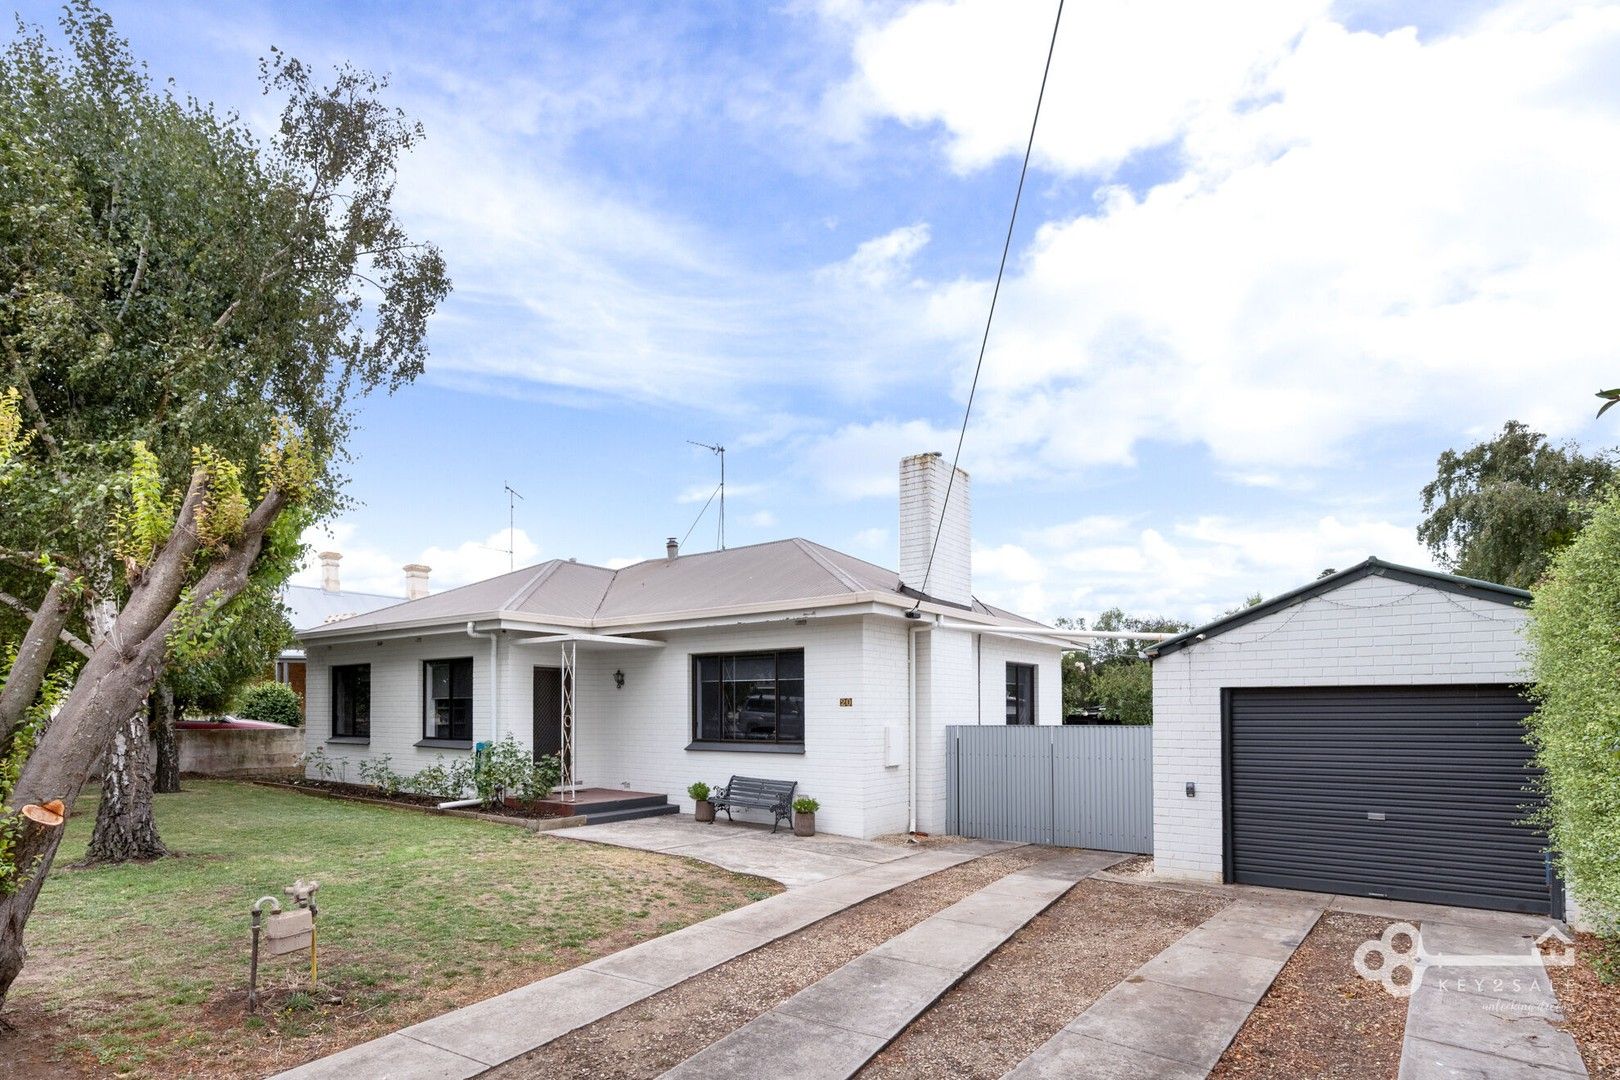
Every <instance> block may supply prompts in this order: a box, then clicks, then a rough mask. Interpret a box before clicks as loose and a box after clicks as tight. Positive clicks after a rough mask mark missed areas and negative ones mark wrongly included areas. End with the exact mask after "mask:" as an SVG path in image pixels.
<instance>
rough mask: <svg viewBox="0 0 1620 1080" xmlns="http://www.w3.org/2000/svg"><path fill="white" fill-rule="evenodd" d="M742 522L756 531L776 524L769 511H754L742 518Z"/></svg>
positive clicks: (774, 517)
mask: <svg viewBox="0 0 1620 1080" xmlns="http://www.w3.org/2000/svg"><path fill="white" fill-rule="evenodd" d="M727 494H729V492H728V493H727ZM743 521H744V522H745V523H747V524H749V525H752V526H753V527H754V528H756V529H768V528H770V527H771V526H772V525H775V524H776V515H775V514H773V513H771V512H770V511H769V510H755V511H754V512H753V513H752V514H749V515H748V516H747V517H745V518H743Z"/></svg>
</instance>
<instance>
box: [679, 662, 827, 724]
mask: <svg viewBox="0 0 1620 1080" xmlns="http://www.w3.org/2000/svg"><path fill="white" fill-rule="evenodd" d="M692 711H693V722H692V728H693V731H692V735H693V738H694V740H695V741H697V742H700V743H746V744H773V745H779V746H794V747H802V746H803V745H804V650H803V649H784V650H780V651H776V652H754V653H733V654H729V655H720V656H694V657H693V658H692Z"/></svg>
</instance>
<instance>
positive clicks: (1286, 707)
mask: <svg viewBox="0 0 1620 1080" xmlns="http://www.w3.org/2000/svg"><path fill="white" fill-rule="evenodd" d="M1225 709H1226V747H1227V808H1226V811H1227V871H1228V877H1230V878H1231V880H1233V881H1238V882H1243V883H1246V884H1250V885H1272V886H1277V887H1280V888H1287V889H1310V890H1315V891H1321V892H1334V893H1349V894H1353V895H1357V896H1383V897H1388V898H1390V899H1398V900H1417V901H1424V902H1429V903H1441V904H1458V905H1464V906H1468V907H1482V908H1496V909H1500V910H1503V911H1525V912H1538V913H1549V914H1561V911H1560V910H1559V909H1557V908H1555V906H1554V899H1553V889H1552V887H1551V882H1550V879H1549V873H1548V869H1547V860H1546V857H1545V855H1544V854H1543V851H1544V847H1545V843H1546V841H1545V838H1544V837H1543V836H1542V835H1541V834H1540V833H1539V832H1538V831H1537V830H1535V829H1532V828H1528V827H1526V826H1524V825H1521V824H1519V822H1521V821H1522V820H1523V819H1524V817H1525V816H1526V814H1527V813H1528V810H1527V807H1528V806H1529V805H1530V804H1532V803H1533V801H1534V798H1535V797H1534V795H1533V794H1532V793H1531V792H1530V791H1528V790H1527V786H1528V785H1529V783H1530V782H1531V780H1532V778H1533V773H1531V772H1530V770H1529V767H1528V764H1529V760H1530V748H1529V747H1528V746H1527V745H1526V744H1525V742H1524V739H1523V734H1524V728H1523V724H1522V723H1521V721H1522V720H1523V719H1524V717H1525V716H1526V715H1528V714H1529V712H1530V705H1529V703H1528V702H1526V701H1525V700H1524V698H1522V697H1521V696H1520V695H1519V693H1518V691H1517V690H1516V688H1514V687H1508V686H1407V687H1335V688H1326V689H1297V688H1289V689H1242V690H1236V689H1234V690H1229V691H1227V692H1226V700H1225Z"/></svg>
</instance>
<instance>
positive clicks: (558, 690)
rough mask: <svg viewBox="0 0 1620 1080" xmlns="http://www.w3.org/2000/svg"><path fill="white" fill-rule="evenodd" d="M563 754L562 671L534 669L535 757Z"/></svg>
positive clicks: (546, 668)
mask: <svg viewBox="0 0 1620 1080" xmlns="http://www.w3.org/2000/svg"><path fill="white" fill-rule="evenodd" d="M561 752H562V671H561V669H559V668H554V667H537V668H535V669H534V757H535V760H536V761H538V760H540V759H541V758H543V757H546V756H547V755H549V754H559V753H561Z"/></svg>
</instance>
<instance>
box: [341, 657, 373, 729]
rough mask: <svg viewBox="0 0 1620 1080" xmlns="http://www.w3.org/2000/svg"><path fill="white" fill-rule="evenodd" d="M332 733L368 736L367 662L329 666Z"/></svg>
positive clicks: (368, 668) (369, 681)
mask: <svg viewBox="0 0 1620 1080" xmlns="http://www.w3.org/2000/svg"><path fill="white" fill-rule="evenodd" d="M332 737H333V738H337V739H369V738H371V665H370V664H338V665H336V666H335V667H333V668H332Z"/></svg>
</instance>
